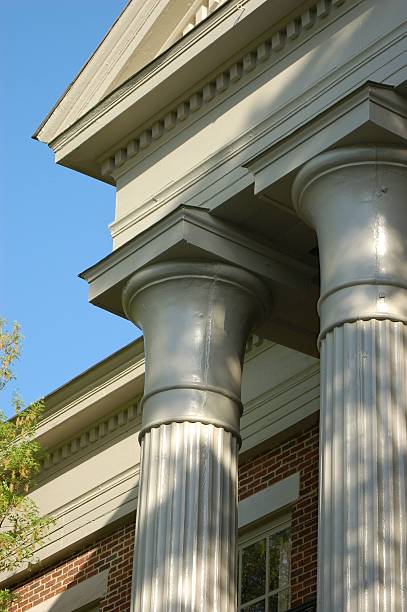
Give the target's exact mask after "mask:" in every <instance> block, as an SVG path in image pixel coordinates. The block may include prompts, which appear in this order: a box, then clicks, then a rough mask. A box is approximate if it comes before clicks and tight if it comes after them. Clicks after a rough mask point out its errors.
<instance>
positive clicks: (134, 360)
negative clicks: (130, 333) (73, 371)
mask: <svg viewBox="0 0 407 612" xmlns="http://www.w3.org/2000/svg"><path fill="white" fill-rule="evenodd" d="M144 364H145V361H144V352H143V339H142V338H139V339H138V340H136V341H135V342H133V343H131V344H129V345H127V346H125V347H124V348H123V349H120V350H119V351H117V352H116V353H113V354H112V355H110V356H109V357H107V358H106V359H104V360H103V361H101V362H100V363H98V364H96V365H94V366H93V367H91V368H90V369H89V370H87V371H86V372H84V373H82V374H81V375H80V376H78V377H76V378H74V379H73V380H71V381H69V382H67V383H66V384H65V385H63V386H62V387H60V388H59V389H57V390H56V391H54V392H53V393H50V394H49V395H48V396H46V397H45V400H44V403H45V413H44V416H43V418H42V419H41V422H40V424H39V427H38V429H37V432H36V436H37V438H38V439H39V441H40V443H41V444H42V445H43V446H44V447H46V448H48V449H49V448H54V447H55V446H56V445H58V444H59V442H60V441H61V440H63V441H64V442H65V441H66V439H67V438H68V439H71V438H72V437H75V436H76V435H79V432H83V431H86V429H87V427H88V426H90V424H91V423H95V422H98V421H99V420H100V419H101V418H104V417H105V415H108V414H111V413H112V411H113V410H114V409H115V407H117V406H118V405H120V406H127V405H128V404H129V402H131V401H134V399H135V398H136V397H138V395H139V394H140V392H141V391H142V388H143V380H144V367H145V366H144Z"/></svg>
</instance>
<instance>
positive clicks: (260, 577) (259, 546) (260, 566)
mask: <svg viewBox="0 0 407 612" xmlns="http://www.w3.org/2000/svg"><path fill="white" fill-rule="evenodd" d="M265 593H266V540H265V539H263V540H260V541H259V542H255V543H254V544H252V545H251V546H247V547H246V548H244V549H243V550H242V585H241V591H240V603H241V604H244V603H246V602H247V601H251V600H252V599H256V597H260V596H261V595H265ZM256 605H257V604H256ZM263 605H264V604H263ZM245 609H247V610H252V609H253V610H254V612H256V611H257V608H245ZM258 609H259V610H264V607H263V608H258Z"/></svg>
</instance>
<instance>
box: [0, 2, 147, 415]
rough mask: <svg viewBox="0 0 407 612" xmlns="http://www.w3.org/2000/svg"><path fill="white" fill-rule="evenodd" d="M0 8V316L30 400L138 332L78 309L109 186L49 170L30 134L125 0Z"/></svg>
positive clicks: (49, 156) (105, 249) (5, 404)
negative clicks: (15, 343) (8, 326)
mask: <svg viewBox="0 0 407 612" xmlns="http://www.w3.org/2000/svg"><path fill="white" fill-rule="evenodd" d="M1 4H2V6H1V13H2V19H1V25H0V30H1V31H0V48H1V57H2V70H1V95H0V105H1V109H0V110H1V115H0V116H1V125H0V130H1V135H0V136H1V141H0V142H1V144H0V156H1V159H0V206H1V225H0V227H1V237H0V238H1V239H0V245H1V246H0V248H1V253H0V257H1V262H2V266H1V272H2V273H1V279H2V282H1V294H0V314H1V316H2V317H3V318H6V319H7V320H8V321H10V322H12V321H14V320H16V321H18V322H19V323H20V324H21V326H22V329H23V334H24V336H25V340H24V349H23V354H22V356H21V359H20V361H19V363H18V366H17V368H16V374H17V381H16V383H15V385H14V388H16V389H18V391H19V392H20V393H21V395H22V397H23V399H24V401H25V402H31V401H34V400H35V399H37V398H39V397H41V396H44V395H46V394H47V393H49V392H50V391H52V390H54V389H55V388H57V387H58V386H60V385H62V384H64V383H65V382H67V381H68V380H69V379H71V378H73V377H74V376H76V375H77V374H79V373H80V372H82V371H83V370H84V369H86V368H88V367H89V366H91V365H93V364H94V363H96V362H97V361H100V360H101V359H103V358H104V357H106V356H107V355H109V354H110V353H112V352H113V351H115V350H117V349H119V348H120V347H122V346H124V345H125V344H127V343H128V342H130V341H131V340H133V339H134V338H135V337H136V335H138V330H137V329H136V328H135V327H134V326H133V325H132V324H131V323H129V322H128V321H125V320H122V319H120V318H119V317H115V316H114V315H111V314H109V313H107V312H105V311H103V310H100V309H98V308H95V307H94V306H91V305H90V304H88V301H87V286H86V283H85V282H84V281H82V280H80V279H79V278H78V277H77V275H78V273H79V272H81V271H82V270H84V269H85V268H87V267H88V266H90V265H91V264H93V263H95V262H96V261H98V260H99V259H101V258H102V257H104V256H105V255H107V254H108V253H109V252H110V251H111V239H110V234H109V231H108V227H107V226H108V224H109V223H110V222H111V221H112V220H113V215H114V203H115V193H114V188H113V187H111V186H109V185H105V184H103V183H101V182H99V181H96V180H94V179H91V178H88V177H86V176H82V175H80V174H79V173H76V172H74V171H72V170H68V169H66V168H63V167H61V166H57V165H56V164H55V163H54V160H53V153H52V151H50V150H49V149H48V147H47V146H46V145H44V144H42V143H39V142H36V141H34V140H32V139H31V135H32V134H33V133H34V131H35V129H36V128H37V127H38V125H39V124H40V122H41V121H42V119H43V118H44V117H45V115H46V114H47V113H48V111H49V110H50V109H51V107H52V106H53V105H54V103H55V102H56V100H57V99H58V98H59V96H60V95H61V93H62V92H63V91H64V90H65V88H66V86H67V85H68V84H69V82H70V81H71V80H72V79H73V77H74V76H75V75H76V73H77V72H78V71H79V70H80V68H81V67H82V65H83V64H84V63H85V61H86V60H87V58H88V57H89V55H90V54H91V53H92V51H93V50H94V49H95V48H96V46H97V44H98V43H99V42H100V40H101V38H102V37H103V35H104V34H105V33H106V31H107V30H108V28H109V27H110V25H111V24H112V23H113V21H114V19H115V18H116V17H117V16H118V14H119V13H120V12H121V10H122V8H123V7H124V5H125V4H126V0H20V1H19V2H15V1H10V2H5V1H3V2H2V3H1ZM11 391H12V389H11V387H9V389H8V390H7V391H6V390H5V391H3V393H2V396H3V397H1V398H0V402H1V403H0V406H1V408H2V409H3V410H5V411H6V412H8V411H9V398H10V393H11Z"/></svg>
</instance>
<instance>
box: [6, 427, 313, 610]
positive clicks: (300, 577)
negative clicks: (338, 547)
mask: <svg viewBox="0 0 407 612" xmlns="http://www.w3.org/2000/svg"><path fill="white" fill-rule="evenodd" d="M295 472H300V498H299V500H298V501H297V503H296V504H295V505H294V506H293V507H292V571H291V593H292V595H291V603H292V606H297V605H299V604H301V603H304V602H305V601H307V600H309V599H312V598H313V597H314V596H315V594H316V571H317V522H318V427H317V426H314V427H312V428H311V429H308V430H304V431H302V432H300V433H299V434H297V435H296V436H295V437H293V438H292V439H290V440H289V441H287V442H285V443H283V444H281V445H280V446H278V447H276V448H274V449H272V450H269V451H267V452H262V453H261V454H259V455H257V456H254V457H252V458H251V459H250V460H249V461H248V462H246V463H244V464H243V465H241V466H240V468H239V499H245V498H246V497H249V496H250V495H253V494H254V493H257V492H258V491H261V490H262V489H265V488H266V487H268V486H270V485H272V484H274V483H276V482H278V481H279V480H282V479H283V478H286V477H287V476H290V475H291V474H294V473H295ZM133 542H134V523H133V522H132V523H129V524H127V525H125V526H122V527H120V528H119V529H117V530H116V531H114V532H113V533H111V534H109V535H107V536H104V537H103V538H101V539H99V540H95V541H94V542H93V543H92V544H90V545H88V546H87V547H86V548H83V549H82V550H79V551H77V552H76V553H75V554H73V555H71V556H70V557H69V558H67V559H65V560H63V561H60V562H59V563H58V564H56V565H55V566H52V567H50V568H48V569H47V570H46V571H45V572H44V571H43V573H42V574H38V575H32V576H30V577H29V578H28V580H27V581H26V582H25V583H24V584H22V585H21V586H19V587H18V588H17V589H16V592H17V593H18V595H19V597H20V600H19V602H18V603H16V604H14V605H13V606H12V607H11V608H10V612H24V610H29V609H31V608H32V607H34V606H36V605H37V604H39V603H41V602H43V601H45V600H47V599H49V598H50V597H53V596H54V595H57V594H58V593H61V592H63V591H65V590H66V589H68V588H71V587H73V586H75V585H76V584H78V583H79V582H81V581H82V580H86V579H88V578H90V577H91V576H94V575H95V574H97V573H98V572H101V571H104V570H105V569H109V581H108V591H107V595H106V597H105V598H104V599H103V600H102V601H101V602H100V610H101V612H111V611H115V612H128V611H129V609H130V593H131V574H132V557H133Z"/></svg>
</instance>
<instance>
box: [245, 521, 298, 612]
mask: <svg viewBox="0 0 407 612" xmlns="http://www.w3.org/2000/svg"><path fill="white" fill-rule="evenodd" d="M287 528H289V529H290V530H291V513H287V512H286V513H284V514H279V515H278V516H274V517H269V518H268V519H267V520H264V521H262V522H261V523H260V524H257V525H256V526H252V527H251V528H250V527H247V528H245V529H242V530H239V538H238V547H237V548H238V550H237V554H238V558H237V562H238V581H237V584H238V603H237V610H238V612H244V607H247V606H249V605H254V604H256V603H258V602H261V601H262V600H265V602H266V603H265V610H266V612H268V605H269V604H268V602H269V597H270V596H272V595H274V594H276V593H279V592H280V591H281V590H285V589H275V590H274V591H267V588H266V592H265V595H260V596H259V597H257V598H256V599H253V600H250V601H247V602H245V603H243V604H242V603H241V601H240V597H241V585H242V563H241V559H242V554H241V553H242V550H243V549H244V548H246V547H248V546H250V545H252V544H254V543H255V542H257V541H259V540H261V539H263V538H267V537H268V536H270V535H273V534H274V533H278V532H279V531H282V530H283V529H287ZM269 565H270V564H269V547H268V546H267V547H266V587H267V586H268V584H269V571H270V567H269ZM290 567H291V565H290ZM288 601H289V608H290V607H291V573H290V579H289V583H288ZM243 606H244V607H243Z"/></svg>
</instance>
